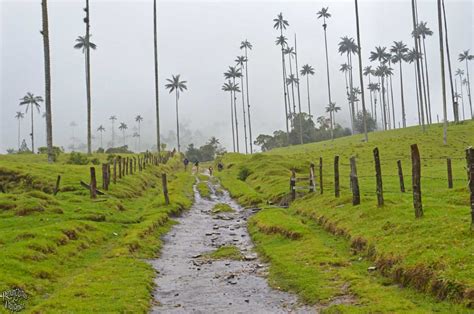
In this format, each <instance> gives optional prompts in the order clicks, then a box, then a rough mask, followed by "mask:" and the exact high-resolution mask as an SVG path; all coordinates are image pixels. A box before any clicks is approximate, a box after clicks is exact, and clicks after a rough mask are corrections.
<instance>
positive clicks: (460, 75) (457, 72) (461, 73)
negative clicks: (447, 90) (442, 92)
mask: <svg viewBox="0 0 474 314" xmlns="http://www.w3.org/2000/svg"><path fill="white" fill-rule="evenodd" d="M463 75H464V71H463V70H461V69H457V70H456V72H455V73H454V76H459V88H460V92H461V94H460V97H459V98H461V102H462V119H463V120H466V113H465V110H464V93H463V87H462V85H463V84H462V77H463ZM455 84H456V93H457V80H455Z"/></svg>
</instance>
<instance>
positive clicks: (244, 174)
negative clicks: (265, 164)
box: [237, 167, 252, 181]
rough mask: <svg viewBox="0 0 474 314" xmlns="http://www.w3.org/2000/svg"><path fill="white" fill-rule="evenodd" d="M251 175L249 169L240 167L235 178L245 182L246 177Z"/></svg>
mask: <svg viewBox="0 0 474 314" xmlns="http://www.w3.org/2000/svg"><path fill="white" fill-rule="evenodd" d="M251 174H252V171H250V169H249V168H247V167H242V168H240V170H239V174H238V175H237V178H238V179H239V180H240V181H245V180H247V178H248V176H249V175H251Z"/></svg>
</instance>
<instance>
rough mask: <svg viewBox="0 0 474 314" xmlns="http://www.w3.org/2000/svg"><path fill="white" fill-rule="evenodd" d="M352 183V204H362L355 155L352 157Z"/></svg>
mask: <svg viewBox="0 0 474 314" xmlns="http://www.w3.org/2000/svg"><path fill="white" fill-rule="evenodd" d="M350 161H351V183H352V184H351V185H352V205H359V204H360V190H359V179H358V178H357V166H356V160H355V157H354V156H352V157H351V159H350Z"/></svg>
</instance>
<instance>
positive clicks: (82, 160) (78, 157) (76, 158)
mask: <svg viewBox="0 0 474 314" xmlns="http://www.w3.org/2000/svg"><path fill="white" fill-rule="evenodd" d="M67 163H68V164H72V165H87V164H88V163H89V159H88V158H87V156H86V155H84V154H81V153H76V152H72V153H71V154H70V155H69V159H68V161H67Z"/></svg>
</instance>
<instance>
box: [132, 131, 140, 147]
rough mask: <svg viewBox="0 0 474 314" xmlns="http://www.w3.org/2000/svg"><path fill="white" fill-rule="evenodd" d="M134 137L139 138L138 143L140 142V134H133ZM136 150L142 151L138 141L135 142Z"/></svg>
mask: <svg viewBox="0 0 474 314" xmlns="http://www.w3.org/2000/svg"><path fill="white" fill-rule="evenodd" d="M132 137H133V138H138V141H140V134H138V132H133V134H132ZM135 149H136V150H138V151H139V150H140V149H139V148H138V143H137V141H135Z"/></svg>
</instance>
